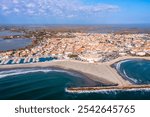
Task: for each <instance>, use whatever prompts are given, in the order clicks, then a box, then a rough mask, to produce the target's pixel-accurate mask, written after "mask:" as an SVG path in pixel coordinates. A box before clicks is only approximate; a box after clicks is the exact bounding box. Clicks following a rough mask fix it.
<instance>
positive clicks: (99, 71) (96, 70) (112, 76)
mask: <svg viewBox="0 0 150 117" xmlns="http://www.w3.org/2000/svg"><path fill="white" fill-rule="evenodd" d="M126 59H147V60H150V57H131V56H126V57H120V58H117V59H115V60H112V61H110V62H105V63H88V62H82V61H76V60H54V61H50V62H44V63H29V64H15V65H1V66H0V69H1V70H4V69H16V68H33V67H57V68H61V69H65V70H73V71H76V72H80V73H82V74H84V75H85V76H87V77H88V78H90V79H92V80H94V81H97V82H100V83H103V84H106V85H118V86H116V87H132V86H134V84H132V83H130V82H129V81H128V80H126V79H124V78H122V77H121V76H120V75H119V74H118V72H117V70H116V69H115V68H113V67H111V66H112V64H114V63H116V62H118V61H122V60H126ZM134 87H135V86H134Z"/></svg>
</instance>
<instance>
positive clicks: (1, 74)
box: [0, 68, 80, 78]
mask: <svg viewBox="0 0 150 117" xmlns="http://www.w3.org/2000/svg"><path fill="white" fill-rule="evenodd" d="M36 72H43V73H48V72H59V73H67V74H69V75H72V76H78V77H80V75H79V74H76V73H73V72H70V71H66V70H57V69H51V68H39V69H34V68H31V69H15V70H7V71H0V78H5V77H8V76H14V75H21V74H28V73H36Z"/></svg>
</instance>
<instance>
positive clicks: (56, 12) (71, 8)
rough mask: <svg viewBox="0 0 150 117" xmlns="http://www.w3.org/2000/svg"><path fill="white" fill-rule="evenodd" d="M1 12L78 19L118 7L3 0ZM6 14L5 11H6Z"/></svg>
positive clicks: (74, 1)
mask: <svg viewBox="0 0 150 117" xmlns="http://www.w3.org/2000/svg"><path fill="white" fill-rule="evenodd" d="M0 4H3V6H1V8H0V9H1V10H7V12H8V10H10V11H11V12H10V13H13V12H14V13H19V12H20V15H23V14H24V15H39V16H43V15H47V16H58V17H68V18H72V17H77V16H89V15H95V14H98V15H99V14H101V13H102V12H114V11H117V10H118V9H119V7H118V6H115V5H109V4H95V5H87V4H84V3H83V2H81V0H7V2H6V0H1V1H0ZM4 14H5V11H4Z"/></svg>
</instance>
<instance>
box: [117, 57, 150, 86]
mask: <svg viewBox="0 0 150 117" xmlns="http://www.w3.org/2000/svg"><path fill="white" fill-rule="evenodd" d="M116 69H117V71H118V73H120V75H121V76H122V77H123V78H125V79H127V80H129V81H130V82H132V83H134V84H139V85H140V84H150V60H143V59H130V60H124V61H120V62H119V63H117V64H116Z"/></svg>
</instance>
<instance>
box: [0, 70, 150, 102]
mask: <svg viewBox="0 0 150 117" xmlns="http://www.w3.org/2000/svg"><path fill="white" fill-rule="evenodd" d="M101 85H102V84H100V83H97V82H94V81H92V80H90V79H87V78H85V76H83V75H82V74H78V73H75V72H71V71H65V70H60V69H52V68H32V69H17V70H7V71H0V94H1V95H0V99H19V100H24V99H32V100H34V99H38V100H40V99H44V100H54V99H55V100H79V99H80V100H101V99H103V100H106V99H111V100H112V99H113V100H115V99H150V90H139V91H136V90H133V91H102V92H93V93H92V92H91V93H80V94H77V93H67V92H66V91H65V89H66V88H67V87H78V86H101Z"/></svg>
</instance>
